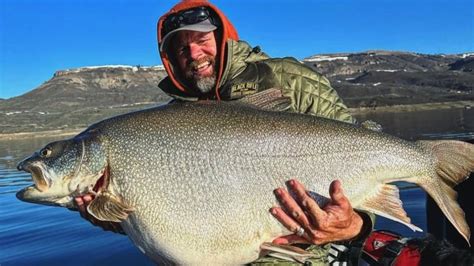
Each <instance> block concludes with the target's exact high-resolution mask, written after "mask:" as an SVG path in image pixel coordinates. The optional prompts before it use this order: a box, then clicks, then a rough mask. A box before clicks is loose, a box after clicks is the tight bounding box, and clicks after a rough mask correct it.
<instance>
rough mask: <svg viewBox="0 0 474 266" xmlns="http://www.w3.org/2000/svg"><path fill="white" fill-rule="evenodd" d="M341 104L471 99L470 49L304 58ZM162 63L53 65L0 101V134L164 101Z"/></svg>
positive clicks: (79, 123)
mask: <svg viewBox="0 0 474 266" xmlns="http://www.w3.org/2000/svg"><path fill="white" fill-rule="evenodd" d="M303 63H304V64H306V65H307V66H309V67H311V68H313V69H314V70H315V71H317V72H320V73H322V74H324V75H325V76H326V77H328V78H329V79H330V81H331V84H332V85H333V87H334V88H336V90H337V91H338V93H339V95H340V96H341V97H342V98H343V99H344V101H345V102H346V104H347V105H348V106H349V107H372V108H375V107H379V106H389V105H395V104H397V105H398V104H417V103H432V102H454V101H473V100H474V97H473V94H472V91H473V88H474V71H473V68H474V53H465V54H459V55H426V54H417V53H409V52H390V51H367V52H362V53H340V54H324V55H316V56H312V57H308V58H306V59H304V60H303ZM165 76H166V72H165V71H164V69H163V67H161V66H156V67H143V66H98V67H83V68H78V69H69V70H60V71H57V72H56V73H55V74H54V76H53V77H52V78H51V79H50V80H48V81H46V82H45V83H44V84H42V85H41V86H39V87H38V88H35V89H33V90H32V91H30V92H28V93H26V94H24V95H21V96H18V97H15V98H11V99H0V121H2V122H1V123H0V134H2V133H14V132H32V131H33V132H34V131H44V130H53V129H78V128H84V127H86V126H88V125H90V124H91V123H93V122H96V121H98V120H101V119H103V118H105V117H110V116H113V115H116V114H120V113H126V112H129V111H132V110H137V109H141V108H145V107H147V106H151V105H156V104H160V103H163V102H165V101H167V100H169V98H168V96H166V95H165V94H164V93H163V92H162V91H161V90H160V89H159V88H158V87H157V86H158V83H159V82H160V81H161V80H162V79H163V78H164V77H165Z"/></svg>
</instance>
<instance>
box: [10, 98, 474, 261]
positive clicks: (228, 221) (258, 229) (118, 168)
mask: <svg viewBox="0 0 474 266" xmlns="http://www.w3.org/2000/svg"><path fill="white" fill-rule="evenodd" d="M473 168H474V148H473V145H471V144H469V143H464V142H460V141H417V142H408V141H404V140H401V139H398V138H395V137H392V136H389V135H386V134H383V133H379V132H375V131H371V130H367V129H364V128H360V127H356V126H354V125H351V124H347V123H342V122H337V121H333V120H328V119H323V118H318V117H313V116H309V115H300V114H292V113H287V112H274V111H262V110H260V109H257V108H254V107H251V106H249V105H247V104H243V103H239V102H232V103H229V102H198V103H174V104H169V105H166V106H163V107H158V108H153V109H147V110H143V111H138V112H134V113H129V114H125V115H121V116H117V117H114V118H110V119H107V120H103V121H101V122H99V123H97V124H94V125H92V126H91V127H89V128H88V129H87V130H85V131H83V132H82V133H80V134H79V135H77V136H75V137H73V138H71V139H67V140H62V141H58V142H53V143H50V144H48V145H46V146H45V147H44V148H43V149H41V150H39V151H38V152H36V153H34V154H33V155H32V156H31V157H29V158H27V159H25V160H24V161H22V162H20V163H19V165H18V169H20V170H24V171H28V172H30V173H31V174H32V178H33V181H34V185H32V186H30V187H27V188H25V189H23V190H21V191H20V192H18V194H17V196H18V198H20V199H21V200H24V201H28V202H34V203H39V204H47V205H59V206H64V207H68V208H73V207H74V204H73V198H74V196H78V195H81V194H85V193H95V194H96V197H95V199H94V201H92V203H91V204H90V205H89V206H88V209H87V210H88V212H89V213H90V214H92V215H93V216H95V217H96V218H98V219H100V220H104V221H119V222H121V224H122V227H123V228H124V230H125V232H126V233H127V235H128V236H129V237H130V238H131V240H132V241H133V243H134V244H135V245H136V246H137V247H138V248H139V249H140V250H141V251H143V252H144V253H145V254H146V255H147V256H149V257H151V258H152V259H153V260H155V261H157V262H162V261H167V262H174V263H178V264H244V263H248V262H251V261H253V260H255V259H257V258H258V256H259V252H260V249H261V245H262V243H264V242H271V241H272V240H273V239H275V238H277V237H279V236H283V235H287V234H290V233H291V232H288V231H287V230H286V229H285V228H284V227H283V226H282V225H281V224H279V223H278V222H277V220H276V219H274V218H273V216H272V215H271V214H270V213H269V209H270V208H271V207H272V206H274V205H275V204H276V199H275V197H274V194H273V190H274V189H275V188H277V187H282V186H284V184H285V183H284V182H285V181H286V180H287V179H289V178H297V179H298V180H300V181H301V182H302V183H303V184H305V185H306V186H307V188H308V189H309V190H311V191H314V192H316V193H319V194H321V195H325V196H328V193H327V190H328V188H329V184H330V183H331V181H332V180H334V179H336V178H337V179H340V180H341V181H342V183H343V186H344V191H345V193H346V195H347V196H348V198H349V199H350V201H351V203H352V205H353V206H354V207H355V208H359V209H362V210H367V211H370V212H373V213H376V214H379V215H382V216H384V217H388V218H390V219H393V220H396V221H398V222H401V223H403V224H405V225H407V226H409V227H410V228H412V229H415V230H416V229H418V228H417V227H416V226H415V225H413V224H411V222H410V219H409V218H408V217H407V215H406V213H405V211H404V210H403V208H402V203H401V201H400V199H399V195H398V189H397V187H396V186H395V185H393V184H389V183H391V182H394V181H406V182H411V183H415V184H417V185H419V186H420V187H422V188H423V189H424V190H426V191H427V192H428V193H429V194H430V195H431V197H433V199H434V200H435V201H436V202H437V204H438V205H439V207H440V208H441V210H442V211H443V213H444V214H445V215H446V217H447V218H448V219H449V221H451V223H452V224H453V225H454V226H455V227H456V229H457V230H458V231H459V233H460V234H462V235H463V237H464V238H465V239H466V240H467V241H469V237H470V230H469V227H468V225H467V223H466V221H465V218H464V212H463V211H462V209H461V208H460V207H459V205H458V203H457V202H456V192H455V191H454V190H453V188H452V187H453V186H455V185H456V184H458V183H460V182H462V181H463V180H464V179H465V178H467V176H468V175H469V173H470V172H471V171H472V170H473Z"/></svg>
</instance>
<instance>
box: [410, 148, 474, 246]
mask: <svg viewBox="0 0 474 266" xmlns="http://www.w3.org/2000/svg"><path fill="white" fill-rule="evenodd" d="M419 143H421V145H423V146H424V147H425V148H427V149H429V150H430V151H431V152H432V153H433V154H434V156H435V157H436V159H437V163H436V167H435V170H436V171H435V175H436V176H435V177H434V178H430V179H429V180H426V179H423V180H419V182H416V183H417V184H418V185H419V186H421V187H422V188H423V189H425V191H426V192H428V194H429V195H430V196H431V197H432V198H433V200H434V201H435V202H436V203H437V204H438V206H439V207H440V209H441V210H442V212H443V213H444V215H446V217H447V218H448V220H449V221H450V222H451V223H452V224H453V225H454V227H455V228H456V229H457V230H458V232H459V233H460V234H461V235H462V236H463V237H464V238H465V239H466V241H467V242H468V244H470V243H469V238H470V236H471V232H470V229H469V226H468V224H467V222H466V219H465V214H464V211H463V210H462V209H461V207H460V206H459V204H458V203H457V201H456V199H457V192H456V191H455V190H454V189H453V187H454V186H456V185H457V184H459V183H461V182H463V181H464V180H466V179H467V178H469V174H470V173H471V172H473V171H474V145H473V144H470V143H467V142H462V141H455V140H445V141H443V140H441V141H419ZM420 181H421V182H420Z"/></svg>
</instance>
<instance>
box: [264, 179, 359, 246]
mask: <svg viewBox="0 0 474 266" xmlns="http://www.w3.org/2000/svg"><path fill="white" fill-rule="evenodd" d="M288 186H289V188H290V190H291V191H292V192H293V193H294V195H295V196H296V199H294V198H293V197H291V195H290V194H289V193H288V191H286V190H285V189H283V188H278V189H276V190H275V195H276V197H277V199H278V201H279V202H280V204H281V206H282V207H274V208H271V209H270V212H271V213H272V214H273V216H275V218H277V219H278V221H279V222H280V223H282V224H283V225H284V226H285V227H286V228H287V229H288V230H290V231H291V232H294V233H295V234H292V235H288V236H284V237H280V238H277V239H275V240H274V241H273V242H274V243H276V244H291V243H310V244H318V245H321V244H325V243H328V242H334V241H343V240H350V239H353V238H354V237H356V236H357V235H358V234H359V233H360V231H361V229H362V225H363V220H362V218H361V217H360V215H359V214H358V213H356V212H355V211H354V210H353V209H352V206H351V204H350V202H349V200H348V199H347V197H346V196H345V195H344V192H343V190H342V186H341V182H340V181H338V180H335V181H333V182H332V183H331V185H330V187H329V195H330V197H331V201H330V202H329V203H328V204H327V205H326V206H325V207H323V208H322V209H321V208H320V207H319V206H318V204H317V203H316V201H315V200H314V199H312V198H311V197H310V196H309V195H308V193H307V191H306V189H305V187H304V186H303V185H302V184H301V183H300V182H298V181H296V180H294V179H292V180H290V181H288ZM300 227H302V228H303V229H304V233H303V234H302V235H301V236H298V235H297V234H296V233H297V232H298V231H300V234H301V233H302V230H301V229H299V228H300Z"/></svg>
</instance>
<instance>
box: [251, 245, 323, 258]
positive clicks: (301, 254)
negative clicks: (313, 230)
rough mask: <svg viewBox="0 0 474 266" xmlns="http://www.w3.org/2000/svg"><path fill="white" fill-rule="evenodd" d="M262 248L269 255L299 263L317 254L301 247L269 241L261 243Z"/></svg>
mask: <svg viewBox="0 0 474 266" xmlns="http://www.w3.org/2000/svg"><path fill="white" fill-rule="evenodd" d="M260 249H261V250H262V251H263V252H264V253H265V254H266V255H268V256H272V257H275V258H279V259H283V260H287V261H292V262H299V263H304V262H305V261H306V260H307V259H310V258H313V257H315V256H316V255H315V254H313V253H311V252H308V251H306V250H304V249H302V248H299V247H295V246H290V245H278V244H273V243H269V242H265V243H263V244H262V245H260Z"/></svg>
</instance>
